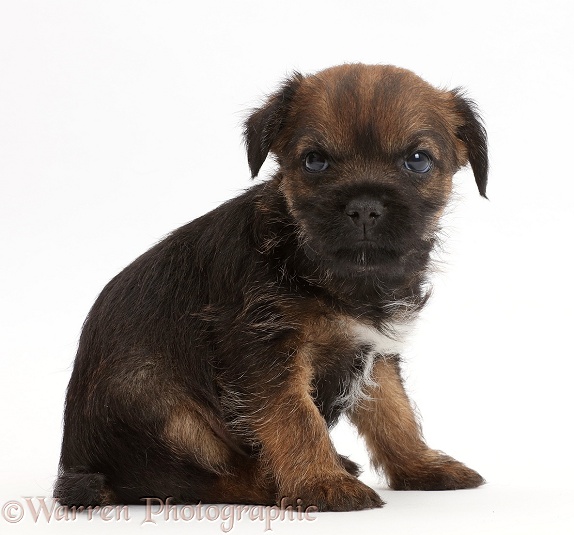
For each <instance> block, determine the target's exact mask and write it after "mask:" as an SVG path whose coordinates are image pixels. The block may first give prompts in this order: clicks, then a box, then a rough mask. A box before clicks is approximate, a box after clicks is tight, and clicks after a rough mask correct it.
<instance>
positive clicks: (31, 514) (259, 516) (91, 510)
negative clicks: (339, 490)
mask: <svg viewBox="0 0 574 535" xmlns="http://www.w3.org/2000/svg"><path fill="white" fill-rule="evenodd" d="M142 503H143V507H138V506H134V507H133V508H132V509H130V508H129V507H128V506H127V505H103V506H99V505H96V506H93V507H91V506H90V507H81V506H80V507H74V506H71V507H69V506H64V505H60V504H59V503H58V502H57V501H56V500H55V499H54V498H46V497H41V496H36V497H23V498H22V499H21V500H10V501H7V502H5V503H3V504H2V507H1V508H0V519H1V520H3V521H5V522H8V523H10V524H17V523H20V522H24V521H28V522H29V521H31V522H32V523H34V524H39V523H41V522H45V523H59V522H73V521H76V520H78V519H79V518H84V519H87V520H100V521H102V522H139V523H140V524H142V525H143V524H160V523H164V522H166V523H170V522H178V523H179V522H199V523H213V524H219V527H220V529H221V531H222V532H224V533H229V532H230V531H231V530H233V528H234V527H235V525H236V523H237V522H246V521H247V522H256V523H258V524H260V525H261V527H262V528H263V531H273V523H274V522H313V521H315V520H316V519H317V517H316V516H315V514H316V513H317V508H316V507H314V506H309V507H306V508H303V506H302V505H301V500H297V502H296V503H297V505H295V506H293V505H288V501H287V500H286V498H283V499H282V500H281V503H280V505H279V506H263V505H206V504H203V503H201V502H199V503H198V504H194V505H176V504H174V503H173V502H172V499H171V498H167V499H166V500H160V499H159V498H142ZM142 512H143V515H142Z"/></svg>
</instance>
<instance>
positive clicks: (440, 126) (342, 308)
mask: <svg viewBox="0 0 574 535" xmlns="http://www.w3.org/2000/svg"><path fill="white" fill-rule="evenodd" d="M245 140H246V146H247V155H248V162H249V166H250V169H251V173H252V175H253V177H255V176H256V175H257V174H258V172H259V170H260V167H261V165H262V164H263V162H264V160H265V159H266V158H267V156H268V154H269V153H272V154H273V155H274V157H275V158H276V160H277V164H278V170H277V172H276V173H275V175H274V176H273V177H272V178H270V179H269V180H267V181H264V182H261V183H258V184H257V185H255V186H253V187H251V188H250V189H248V190H247V191H246V192H245V193H243V194H242V195H240V196H239V197H237V198H235V199H232V200H230V201H228V202H226V203H225V204H223V205H221V206H220V207H219V208H216V209H215V210H213V211H212V212H209V213H207V214H206V215H204V216H202V217H200V218H198V219H196V220H195V221H193V222H191V223H189V224H187V225H185V226H183V227H182V228H180V229H178V230H176V231H175V232H173V233H172V234H171V235H170V236H168V237H167V238H166V239H164V240H163V241H162V242H160V243H159V244H157V245H156V246H155V247H153V248H152V249H150V250H149V251H147V252H146V253H145V254H143V255H142V256H141V257H139V258H138V259H137V260H135V261H134V262H133V263H132V264H131V265H129V266H128V267H127V268H125V269H124V270H123V271H122V272H121V273H120V274H119V275H117V276H116V277H115V278H114V279H112V281H111V282H110V283H109V284H108V285H107V286H106V287H105V288H104V290H103V291H102V293H101V295H100V296H99V297H98V299H97V300H96V302H95V304H94V306H93V308H92V310H91V311H90V313H89V316H88V318H87V319H86V322H85V324H84V328H83V332H82V335H81V339H80V342H79V348H78V353H77V356H76V359H75V364H74V369H73V372H72V376H71V379H70V384H69V387H68V391H67V398H66V408H65V416H64V432H63V444H62V452H61V460H60V473H59V477H58V480H57V482H56V485H55V489H54V496H55V497H56V498H57V499H58V500H59V501H60V502H61V503H62V504H64V505H83V506H88V505H96V504H115V503H121V504H129V503H136V504H137V503H141V499H142V498H144V497H156V498H161V499H163V500H165V499H166V498H168V497H172V499H173V501H174V502H176V503H190V502H198V501H202V502H210V503H250V504H276V503H281V504H282V505H285V504H295V503H296V504H298V505H303V506H311V505H312V506H315V507H317V508H318V509H319V510H322V511H349V510H356V509H365V508H372V507H379V506H381V505H382V504H383V502H382V501H381V499H380V497H379V496H378V494H377V493H376V492H375V491H373V490H372V489H371V488H369V487H368V486H366V485H364V484H363V483H362V482H361V481H359V479H357V477H356V476H357V474H358V473H359V468H358V466H357V465H356V464H355V463H353V462H351V461H350V460H349V459H347V458H345V457H343V456H341V455H339V454H338V453H337V452H336V451H335V448H334V447H333V444H332V442H331V440H330V438H329V429H330V428H331V427H333V426H334V425H335V424H336V423H337V421H338V420H339V419H340V418H341V417H342V416H343V415H344V416H346V417H348V419H349V420H350V421H351V422H352V423H353V424H354V425H355V426H356V427H357V429H358V432H359V433H360V434H361V435H362V436H363V437H364V438H365V441H366V444H367V446H368V449H369V452H370V456H371V460H372V463H373V465H374V467H375V468H376V469H377V470H379V471H380V472H381V473H384V475H385V476H386V478H387V481H388V483H389V485H390V487H391V488H393V489H401V490H406V489H416V490H440V489H460V488H470V487H476V486H478V485H480V484H482V483H483V479H482V477H481V476H480V475H479V474H478V473H476V472H475V471H473V470H471V469H469V468H467V467H466V466H465V465H463V464H461V463H460V462H458V461H456V460H454V459H452V458H451V457H448V456H446V455H444V454H443V453H441V452H438V451H435V450H432V449H430V448H429V447H428V446H427V445H426V444H425V442H424V440H423V437H422V434H421V430H420V427H419V424H418V422H417V419H416V417H415V415H414V413H413V409H412V407H411V404H410V402H409V399H408V398H407V395H406V394H405V390H404V388H403V384H402V381H401V375H400V356H399V355H400V346H401V342H402V340H403V337H404V335H405V334H406V333H407V332H408V329H409V327H410V326H411V325H412V323H413V321H414V320H415V319H416V316H417V313H418V312H419V311H420V309H421V307H422V306H423V305H424V304H425V302H426V300H427V290H426V288H428V285H427V276H428V274H429V255H430V253H431V250H432V249H433V245H434V244H435V239H436V238H435V237H436V232H437V229H438V226H439V219H440V216H441V213H442V212H443V209H444V208H445V206H446V204H447V202H448V200H449V195H450V193H451V182H452V176H453V174H454V173H455V172H456V171H457V170H458V169H459V168H460V167H462V166H464V165H466V164H467V163H470V165H471V166H472V170H473V172H474V177H475V180H476V184H477V185H478V190H479V192H480V194H481V195H483V196H485V193H486V183H487V168H488V161H487V149H486V133H485V130H484V127H483V126H482V123H481V121H480V119H479V117H478V116H477V113H476V111H475V107H474V105H473V103H472V102H470V101H468V100H467V99H465V98H464V97H463V96H462V95H461V93H460V91H458V90H454V91H444V90H438V89H435V88H433V87H432V86H430V85H429V84H427V83H426V82H424V81H423V80H421V79H420V78H419V77H417V76H416V75H414V74H413V73H411V72H409V71H407V70H403V69H400V68H396V67H392V66H367V65H362V64H356V65H343V66H339V67H333V68H330V69H327V70H324V71H322V72H319V73H318V74H316V75H313V76H302V75H300V74H295V75H293V76H292V77H291V78H290V79H288V80H287V81H286V82H285V83H284V84H283V85H282V87H281V88H280V89H279V90H278V91H277V92H276V93H275V94H273V95H272V96H271V97H270V98H269V99H268V100H267V102H266V103H265V104H264V105H263V106H262V107H261V108H260V109H257V110H256V111H255V112H254V113H253V114H252V115H251V116H250V117H249V118H248V120H247V122H246V125H245Z"/></svg>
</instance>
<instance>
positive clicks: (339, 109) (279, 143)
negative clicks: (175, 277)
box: [245, 64, 488, 276]
mask: <svg viewBox="0 0 574 535" xmlns="http://www.w3.org/2000/svg"><path fill="white" fill-rule="evenodd" d="M245 137H246V144H247V153H248V161H249V166H250V168H251V172H252V175H253V176H256V175H257V174H258V172H259V169H260V167H261V165H262V164H263V162H264V161H265V159H266V157H267V155H268V153H269V152H271V153H273V154H274V155H275V157H276V159H277V162H278V164H279V170H278V173H277V178H278V180H280V191H281V193H282V194H283V195H284V197H285V201H286V204H287V206H288V208H289V211H290V213H291V215H292V216H293V218H294V220H295V222H296V224H297V226H298V230H299V236H300V237H301V241H302V245H303V246H304V247H305V250H306V253H307V255H308V256H309V257H312V258H313V259H314V260H316V261H318V262H320V263H322V264H324V265H325V266H328V268H329V269H330V270H331V271H333V272H338V273H339V274H342V275H345V276H352V275H355V274H365V273H369V272H375V273H380V272H381V271H387V272H389V273H391V272H394V273H397V274H398V273H399V272H402V273H403V274H404V273H405V270H406V271H408V270H409V269H408V265H409V264H410V263H411V264H412V261H415V264H416V259H419V260H418V261H420V258H421V254H426V253H428V251H429V249H430V245H429V244H431V243H432V241H433V236H434V233H435V231H436V228H437V224H438V219H439V217H440V215H441V213H442V211H443V209H444V207H445V205H446V204H447V202H448V199H449V196H450V192H451V186H452V176H453V174H454V173H455V172H456V171H457V170H458V169H459V168H460V167H462V166H464V165H466V164H467V163H470V165H471V166H472V169H473V172H474V176H475V179H476V184H477V186H478V190H479V192H480V194H481V195H483V196H486V182H487V171H488V158H487V151H486V133H485V130H484V128H483V126H482V124H481V122H480V119H479V118H478V116H477V114H476V112H475V108H474V105H473V103H472V102H470V101H468V100H467V99H465V98H464V97H463V96H462V95H461V94H460V92H459V91H457V90H454V91H443V90H439V89H436V88H434V87H432V86H431V85H429V84H427V83H426V82H424V81H423V80H422V79H421V78H419V77H418V76H416V75H415V74H413V73H412V72H410V71H407V70H404V69H399V68H397V67H392V66H368V65H361V64H356V65H342V66H338V67H333V68H330V69H326V70H324V71H321V72H319V73H318V74H316V75H313V76H307V77H304V76H301V75H300V74H295V75H294V76H293V77H292V78H291V79H289V80H287V81H286V82H285V83H284V84H283V86H282V87H281V89H280V90H279V91H278V92H276V93H275V94H273V95H272V96H271V97H270V98H269V99H268V101H267V102H266V104H265V105H264V106H263V107H262V108H260V109H258V110H256V111H255V112H254V113H253V114H252V115H251V116H250V117H249V119H248V120H247V122H246V128H245ZM411 269H414V268H413V267H412V266H411Z"/></svg>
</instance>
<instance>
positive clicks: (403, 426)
mask: <svg viewBox="0 0 574 535" xmlns="http://www.w3.org/2000/svg"><path fill="white" fill-rule="evenodd" d="M373 380H374V384H373V385H372V386H370V387H369V388H367V389H366V399H364V400H361V401H360V402H358V403H357V404H356V405H355V406H354V407H353V409H352V410H351V412H350V414H349V416H350V418H351V421H352V422H353V423H354V424H355V425H356V426H357V429H358V431H359V433H360V434H361V435H363V436H364V438H365V440H366V443H367V447H368V449H369V452H370V455H371V461H372V463H373V466H374V467H375V468H376V469H379V470H384V472H385V474H386V476H387V479H388V482H389V485H390V487H391V488H393V489H396V490H449V489H463V488H472V487H477V486H479V485H481V484H482V483H484V480H483V479H482V477H481V476H480V475H479V474H478V473H477V472H475V471H474V470H471V469H470V468H468V467H466V466H465V465H464V464H462V463H460V462H458V461H456V460H454V459H453V458H451V457H449V456H447V455H445V454H443V453H441V452H439V451H436V450H432V449H430V448H429V447H428V446H427V445H426V443H425V442H424V440H423V438H422V433H421V429H420V426H419V423H418V421H417V419H416V417H415V414H414V412H413V409H412V407H411V404H410V402H409V399H408V397H407V394H406V392H405V390H404V387H403V383H402V380H401V376H400V367H399V358H398V356H390V357H385V358H382V359H381V360H379V361H378V362H377V363H376V364H375V366H374V369H373Z"/></svg>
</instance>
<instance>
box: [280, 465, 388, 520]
mask: <svg viewBox="0 0 574 535" xmlns="http://www.w3.org/2000/svg"><path fill="white" fill-rule="evenodd" d="M292 496H293V497H292ZM384 504H385V502H383V500H381V498H380V496H379V495H378V494H377V493H376V492H375V491H374V490H373V489H372V488H370V487H368V486H367V485H365V484H364V483H362V482H361V481H359V480H358V479H357V478H355V477H353V476H351V475H349V474H343V475H337V476H330V477H325V478H324V479H321V480H319V481H314V482H312V483H305V484H303V485H300V486H299V487H298V488H297V490H296V491H295V492H292V493H290V494H288V495H287V497H286V498H283V499H282V500H281V505H282V506H283V507H285V506H289V505H291V506H300V507H302V508H303V509H306V508H307V507H316V508H317V510H318V511H358V510H360V509H373V508H375V507H382V506H383V505H384Z"/></svg>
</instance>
